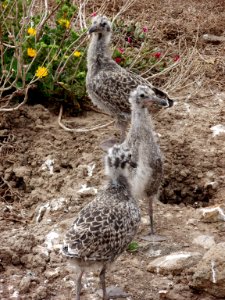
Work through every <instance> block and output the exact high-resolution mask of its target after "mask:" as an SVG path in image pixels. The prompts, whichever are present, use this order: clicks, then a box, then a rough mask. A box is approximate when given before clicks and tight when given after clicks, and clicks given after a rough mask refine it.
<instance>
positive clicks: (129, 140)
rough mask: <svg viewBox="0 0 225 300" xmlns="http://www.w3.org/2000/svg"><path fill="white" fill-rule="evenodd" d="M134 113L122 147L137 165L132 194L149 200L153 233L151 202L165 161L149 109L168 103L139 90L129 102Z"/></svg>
mask: <svg viewBox="0 0 225 300" xmlns="http://www.w3.org/2000/svg"><path fill="white" fill-rule="evenodd" d="M129 101H130V103H131V109H132V117H131V127H130V130H129V132H128V134H127V137H126V139H125V141H124V143H123V144H122V147H125V148H129V149H130V151H131V155H132V160H134V161H136V162H137V164H138V168H137V169H133V170H131V177H132V183H133V184H132V192H133V193H134V195H135V196H136V197H139V198H141V197H144V198H148V199H149V215H150V224H151V231H152V233H153V208H152V201H153V199H154V197H157V195H158V191H159V188H160V186H161V182H162V177H163V159H162V154H161V152H160V148H159V145H158V143H157V141H156V137H155V133H154V129H153V125H152V121H151V117H150V114H149V110H151V108H149V110H148V109H147V108H146V107H149V105H151V104H152V103H153V102H155V103H158V104H159V105H162V106H167V105H168V103H167V101H166V100H164V99H163V98H160V97H157V96H156V94H155V92H154V90H152V89H151V88H149V87H148V86H138V87H137V89H135V90H134V91H133V92H132V93H131V95H130V98H129Z"/></svg>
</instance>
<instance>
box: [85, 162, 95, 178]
mask: <svg viewBox="0 0 225 300" xmlns="http://www.w3.org/2000/svg"><path fill="white" fill-rule="evenodd" d="M94 169H95V163H91V164H89V165H87V172H88V177H92V175H93V171H94Z"/></svg>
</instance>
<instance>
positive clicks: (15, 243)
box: [9, 232, 37, 255]
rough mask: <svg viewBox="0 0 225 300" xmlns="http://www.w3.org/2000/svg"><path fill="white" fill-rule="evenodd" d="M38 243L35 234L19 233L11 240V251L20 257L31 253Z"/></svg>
mask: <svg viewBox="0 0 225 300" xmlns="http://www.w3.org/2000/svg"><path fill="white" fill-rule="evenodd" d="M36 243H37V241H36V239H35V237H34V235H33V234H31V233H29V232H18V233H17V234H16V235H15V236H13V237H11V238H10V243H9V244H10V249H11V250H12V251H14V252H15V253H17V254H18V255H23V254H26V253H30V252H31V249H32V248H33V247H34V246H35V245H36Z"/></svg>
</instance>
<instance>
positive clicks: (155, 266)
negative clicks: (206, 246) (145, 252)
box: [147, 251, 201, 274]
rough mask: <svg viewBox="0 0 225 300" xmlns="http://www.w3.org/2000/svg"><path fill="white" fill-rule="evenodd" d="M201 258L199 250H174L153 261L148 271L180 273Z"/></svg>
mask: <svg viewBox="0 0 225 300" xmlns="http://www.w3.org/2000/svg"><path fill="white" fill-rule="evenodd" d="M200 258H201V254H200V253H199V252H184V251H180V252H174V253H171V254H169V255H166V256H162V257H159V258H156V259H154V260H153V261H151V262H150V264H149V265H148V266H147V271H149V272H156V273H160V274H170V273H172V274H179V273H180V272H181V271H183V270H184V269H187V268H189V267H192V266H193V265H195V264H197V262H198V261H199V259H200Z"/></svg>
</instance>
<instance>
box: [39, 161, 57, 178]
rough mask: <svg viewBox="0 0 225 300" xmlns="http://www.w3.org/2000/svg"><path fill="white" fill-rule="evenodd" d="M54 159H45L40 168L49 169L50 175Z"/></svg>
mask: <svg viewBox="0 0 225 300" xmlns="http://www.w3.org/2000/svg"><path fill="white" fill-rule="evenodd" d="M53 165H54V159H50V158H47V159H46V161H45V162H44V163H43V164H42V166H41V170H49V173H50V174H51V175H52V174H53V173H54V172H53Z"/></svg>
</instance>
